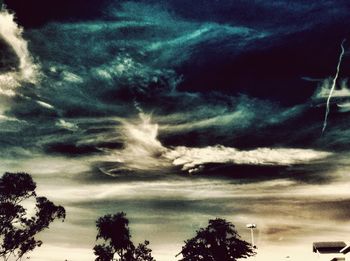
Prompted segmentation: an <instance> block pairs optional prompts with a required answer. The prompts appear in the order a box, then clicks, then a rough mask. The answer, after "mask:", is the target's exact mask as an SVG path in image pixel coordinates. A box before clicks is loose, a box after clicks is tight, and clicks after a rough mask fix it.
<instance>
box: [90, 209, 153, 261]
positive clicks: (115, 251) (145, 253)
mask: <svg viewBox="0 0 350 261" xmlns="http://www.w3.org/2000/svg"><path fill="white" fill-rule="evenodd" d="M96 227H97V231H98V232H97V236H96V240H99V239H101V240H103V243H101V244H97V245H96V246H95V247H94V254H95V255H96V256H97V257H96V259H95V261H155V260H154V259H153V257H152V255H151V252H152V250H151V249H150V248H148V245H149V241H145V242H144V243H141V244H139V245H138V246H137V247H135V246H134V244H133V242H132V241H131V235H130V230H129V220H128V219H127V218H126V214H125V213H124V212H119V213H116V214H114V215H105V216H103V217H100V218H99V219H98V220H97V221H96Z"/></svg>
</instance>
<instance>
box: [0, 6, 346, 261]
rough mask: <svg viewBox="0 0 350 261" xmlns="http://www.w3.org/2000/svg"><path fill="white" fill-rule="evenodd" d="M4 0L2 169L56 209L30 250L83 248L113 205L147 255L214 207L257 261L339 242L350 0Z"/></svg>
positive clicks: (164, 255) (175, 240) (174, 245)
mask: <svg viewBox="0 0 350 261" xmlns="http://www.w3.org/2000/svg"><path fill="white" fill-rule="evenodd" d="M4 3H5V5H6V7H4V8H3V10H2V11H1V12H0V157H1V161H0V171H1V172H2V173H4V172H5V171H11V172H19V171H25V172H28V173H30V174H32V176H33V178H34V180H35V181H36V182H37V185H38V194H40V195H44V196H47V197H48V198H49V199H50V200H52V201H53V202H55V203H57V204H61V205H63V206H64V207H65V208H66V211H67V219H66V221H65V222H64V223H60V222H55V223H53V224H52V225H51V227H50V229H49V230H48V231H45V232H43V233H42V234H40V235H39V237H40V238H42V240H43V241H44V244H43V246H42V247H40V248H38V249H36V250H35V251H33V252H32V253H31V254H30V256H31V257H32V259H33V260H39V261H41V260H42V261H44V260H45V261H56V260H64V259H67V260H72V261H75V260H77V261H78V260H94V256H93V251H92V248H93V246H94V244H95V243H96V242H95V238H96V233H97V231H96V228H95V221H96V219H97V218H98V217H100V216H103V215H105V214H108V213H116V212H120V211H124V212H126V213H127V217H128V218H129V220H130V229H131V233H132V239H133V240H134V242H135V243H139V242H143V241H144V240H145V239H147V240H149V241H150V242H151V244H150V247H151V248H152V249H153V254H154V257H155V258H156V260H158V261H171V260H177V259H176V258H175V255H176V254H178V253H179V252H180V251H181V246H182V245H183V244H184V241H185V240H187V239H189V238H191V237H193V236H194V234H195V231H196V230H198V229H199V228H200V227H205V226H206V225H207V222H208V220H209V219H212V218H216V217H220V218H225V219H227V220H228V221H230V222H232V223H233V224H235V226H236V228H237V230H238V233H239V234H240V235H241V236H242V238H243V239H244V240H247V241H249V242H250V240H251V239H250V231H249V230H248V229H247V228H246V224H248V223H255V224H257V229H256V230H255V232H254V233H255V234H254V235H255V242H256V244H257V247H258V250H257V252H258V254H257V255H256V257H254V258H252V259H255V260H262V261H264V260H284V259H285V260H312V259H315V258H317V256H315V255H314V254H313V253H312V243H313V242H315V241H324V240H327V241H329V240H331V241H339V240H340V241H345V242H347V241H349V238H348V235H349V232H350V221H349V215H350V211H349V209H350V192H349V189H348V188H349V185H350V184H349V177H348V175H349V174H348V173H349V169H350V162H349V160H348V158H349V153H350V151H349V145H350V132H349V123H348V117H349V111H350V99H349V98H350V89H349V87H348V77H349V70H350V58H349V52H350V51H349V48H350V47H349V41H350V38H349V36H350V30H349V26H348V23H347V21H348V20H349V18H350V10H349V9H350V7H349V5H348V3H347V1H345V0H344V1H342V0H340V1H331V0H328V1H326V0H322V1H306V0H303V1H302V0H297V1H287V0H276V1H258V0H255V1H251V0H250V1H240V0H235V1H224V0H213V1H209V0H199V1H195V2H194V1H193V2H188V1H182V0H164V1H159V0H142V1H124V0H120V1H116V0H103V1H101V0H100V1H97V0H85V1H80V0H76V1H74V2H73V1H68V0H61V1H57V0H52V1H50V3H48V1H42V0H33V1H25V2H23V1H20V0H5V1H4ZM344 39H345V41H344ZM348 39H349V40H348ZM342 51H343V52H342ZM337 69H338V70H337ZM330 94H331V95H330ZM327 109H328V111H329V113H328V114H327V115H326V113H327ZM324 126H326V127H325V128H324ZM323 128H324V129H323ZM306 258H307V259H306Z"/></svg>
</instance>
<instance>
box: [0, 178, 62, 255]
mask: <svg viewBox="0 0 350 261" xmlns="http://www.w3.org/2000/svg"><path fill="white" fill-rule="evenodd" d="M35 189H36V183H35V182H34V181H33V179H32V177H31V176H30V175H29V174H27V173H8V172H7V173H5V174H4V175H3V176H2V177H1V178H0V257H2V258H3V259H4V260H9V258H10V257H12V258H14V259H15V260H19V259H20V258H22V257H23V256H24V255H25V254H27V253H28V252H30V251H32V250H34V248H36V247H40V246H41V245H42V241H40V240H37V239H36V238H35V236H36V235H37V234H38V233H39V232H41V231H42V230H44V229H45V228H48V227H49V225H50V223H51V222H53V221H54V220H55V219H56V218H57V219H62V220H64V218H65V215H66V212H65V209H64V208H63V207H62V206H56V205H55V204H54V203H52V202H51V201H50V200H48V199H47V198H45V197H38V196H37V195H36V192H35ZM24 202H26V204H27V205H30V203H32V204H31V205H32V208H33V211H27V209H26V208H24V206H23V203H24ZM29 212H30V213H32V212H33V213H34V214H33V215H29Z"/></svg>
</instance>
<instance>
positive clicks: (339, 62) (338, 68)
mask: <svg viewBox="0 0 350 261" xmlns="http://www.w3.org/2000/svg"><path fill="white" fill-rule="evenodd" d="M345 41H346V39H344V40H343V41H342V43H341V45H340V47H341V52H340V55H339V60H338V65H337V72H336V74H335V76H334V78H333V83H332V87H331V90H330V92H329V95H328V98H327V105H326V113H325V116H324V122H323V128H322V134H323V133H324V131H325V130H326V127H327V119H328V114H329V103H330V101H331V98H332V95H333V92H334V89H335V86H336V84H337V79H338V76H339V71H340V65H341V62H342V59H343V56H344V53H345V49H344V43H345Z"/></svg>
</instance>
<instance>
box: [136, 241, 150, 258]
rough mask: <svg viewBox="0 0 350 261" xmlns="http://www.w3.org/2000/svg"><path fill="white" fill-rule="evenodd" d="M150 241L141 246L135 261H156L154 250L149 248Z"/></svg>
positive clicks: (137, 249) (137, 250)
mask: <svg viewBox="0 0 350 261" xmlns="http://www.w3.org/2000/svg"><path fill="white" fill-rule="evenodd" d="M148 245H149V241H147V240H145V242H144V243H142V244H139V245H138V246H137V248H136V249H135V252H134V260H135V261H155V260H154V258H153V257H152V250H151V249H150V248H148Z"/></svg>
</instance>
